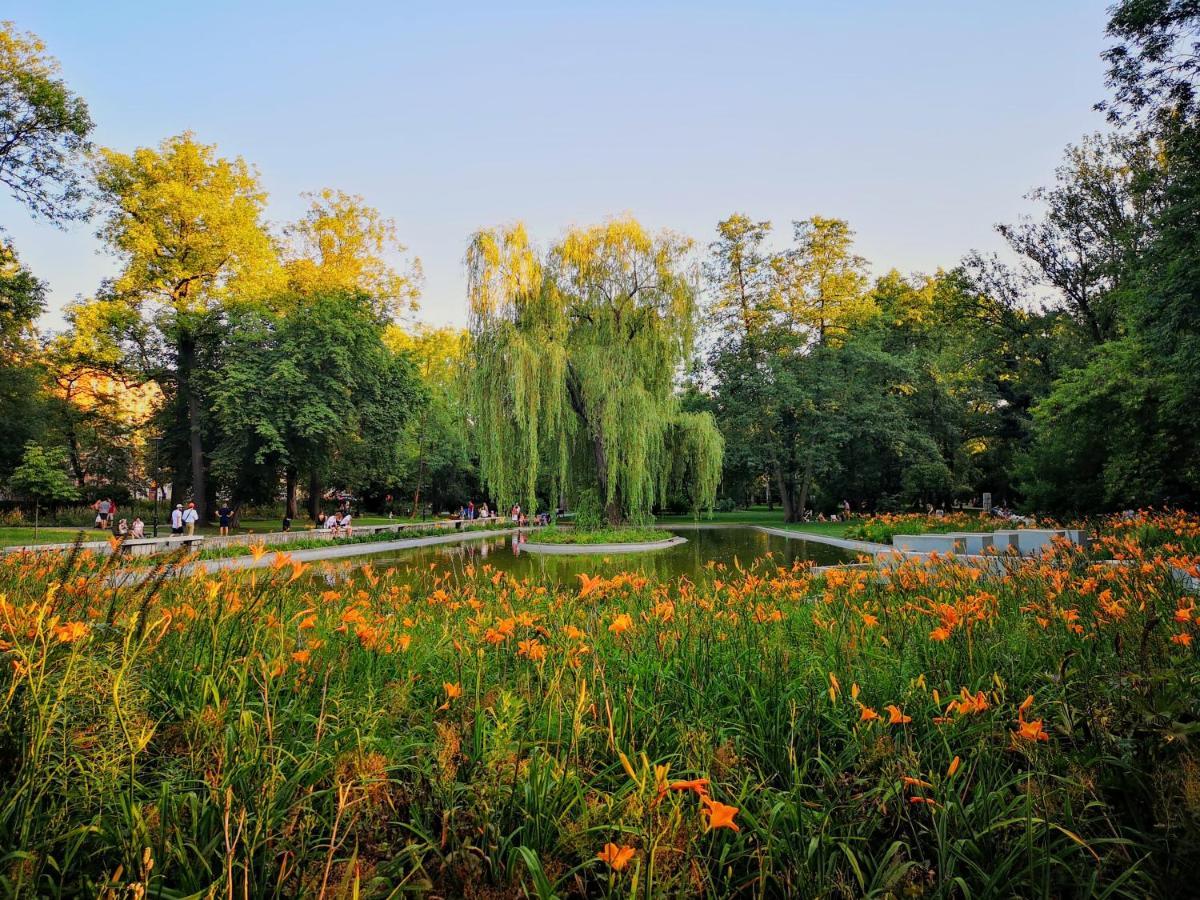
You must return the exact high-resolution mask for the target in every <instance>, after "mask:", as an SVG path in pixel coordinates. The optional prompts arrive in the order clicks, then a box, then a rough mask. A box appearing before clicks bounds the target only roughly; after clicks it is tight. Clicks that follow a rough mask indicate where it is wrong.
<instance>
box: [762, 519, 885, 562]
mask: <svg viewBox="0 0 1200 900" xmlns="http://www.w3.org/2000/svg"><path fill="white" fill-rule="evenodd" d="M750 527H751V528H754V529H757V530H758V531H763V532H766V533H767V534H775V535H779V537H785V538H791V539H792V540H794V541H812V542H813V543H815V544H828V545H829V546H831V547H841V548H842V549H843V550H854V551H855V552H857V553H869V554H871V555H872V556H884V555H890V554H892V553H895V552H896V548H895V547H893V546H891V545H890V544H876V543H874V542H872V541H852V540H850V539H849V538H839V537H832V536H831V535H827V534H814V533H813V532H811V531H800V530H799V529H795V528H773V527H771V526H770V525H751V526H750Z"/></svg>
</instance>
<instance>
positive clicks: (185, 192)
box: [96, 132, 283, 312]
mask: <svg viewBox="0 0 1200 900" xmlns="http://www.w3.org/2000/svg"><path fill="white" fill-rule="evenodd" d="M96 181H97V184H98V186H99V188H100V191H101V193H102V195H103V197H104V200H105V201H106V205H107V212H106V215H105V217H104V219H103V221H102V223H101V226H100V230H99V235H100V237H101V238H103V239H104V240H106V241H107V242H108V243H109V245H110V246H111V247H112V248H113V249H114V251H115V252H116V253H117V254H118V255H119V256H120V257H122V258H123V260H124V263H125V265H124V268H123V270H122V271H121V273H120V275H118V276H117V278H116V279H115V280H114V282H113V284H112V289H113V292H114V293H115V294H116V295H118V296H121V297H124V298H129V299H141V298H146V299H153V300H157V301H160V302H164V303H169V304H170V305H172V306H173V307H175V308H176V309H177V310H179V311H180V312H184V311H189V310H201V309H204V308H207V307H208V306H209V305H210V304H211V303H213V302H217V301H220V300H222V299H225V298H236V297H242V298H250V297H254V296H261V295H263V294H265V293H269V292H272V291H275V290H278V289H279V288H280V287H281V286H282V283H283V280H282V270H281V268H280V265H279V261H278V256H277V253H276V248H275V244H274V242H273V241H272V240H271V237H270V236H269V235H268V233H267V231H266V229H265V228H264V225H263V221H262V213H263V207H264V205H265V204H266V200H267V195H266V192H265V191H263V190H262V187H261V185H260V184H259V179H258V173H257V172H256V171H255V170H254V169H253V168H252V167H251V166H249V165H247V164H246V162H245V161H244V160H242V159H241V158H240V157H235V158H233V159H226V158H223V157H220V156H218V155H217V149H216V147H215V146H213V145H211V144H202V143H200V142H199V141H197V140H196V139H195V137H194V136H193V135H192V134H191V133H190V132H185V133H183V134H181V135H177V136H175V137H170V138H167V139H166V140H164V141H163V142H162V143H161V144H159V146H158V147H157V148H151V147H139V148H138V149H136V150H134V151H133V153H131V154H126V153H120V152H118V151H115V150H107V149H106V150H103V151H102V152H101V156H100V160H99V163H98V165H97V171H96Z"/></svg>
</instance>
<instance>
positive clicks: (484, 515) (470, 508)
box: [458, 500, 492, 522]
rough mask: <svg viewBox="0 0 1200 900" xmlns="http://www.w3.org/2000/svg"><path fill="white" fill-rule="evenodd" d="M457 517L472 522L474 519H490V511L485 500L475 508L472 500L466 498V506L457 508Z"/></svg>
mask: <svg viewBox="0 0 1200 900" xmlns="http://www.w3.org/2000/svg"><path fill="white" fill-rule="evenodd" d="M458 517H459V518H460V519H463V520H465V521H468V522H473V521H474V520H475V519H490V518H491V517H492V511H491V510H490V509H488V505H487V501H486V500H485V501H484V502H483V503H481V504H480V505H479V507H478V508H476V506H475V501H474V500H468V501H467V505H466V506H460V507H459V508H458Z"/></svg>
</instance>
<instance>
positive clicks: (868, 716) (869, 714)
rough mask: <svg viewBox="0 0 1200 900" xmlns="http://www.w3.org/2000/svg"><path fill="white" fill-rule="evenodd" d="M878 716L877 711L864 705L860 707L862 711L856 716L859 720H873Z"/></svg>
mask: <svg viewBox="0 0 1200 900" xmlns="http://www.w3.org/2000/svg"><path fill="white" fill-rule="evenodd" d="M879 717H880V716H879V713H877V712H875V710H873V709H871V707H869V706H864V707H863V708H862V712H861V713H860V714H859V716H858V718H859V721H861V722H874V721H875V720H876V719H878V718H879Z"/></svg>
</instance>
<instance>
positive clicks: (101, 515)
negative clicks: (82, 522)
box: [94, 500, 113, 530]
mask: <svg viewBox="0 0 1200 900" xmlns="http://www.w3.org/2000/svg"><path fill="white" fill-rule="evenodd" d="M94 506H95V509H96V527H97V528H101V529H105V530H107V529H108V519H109V516H111V515H112V512H113V502H112V501H111V500H97V501H96V502H95V504H94Z"/></svg>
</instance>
